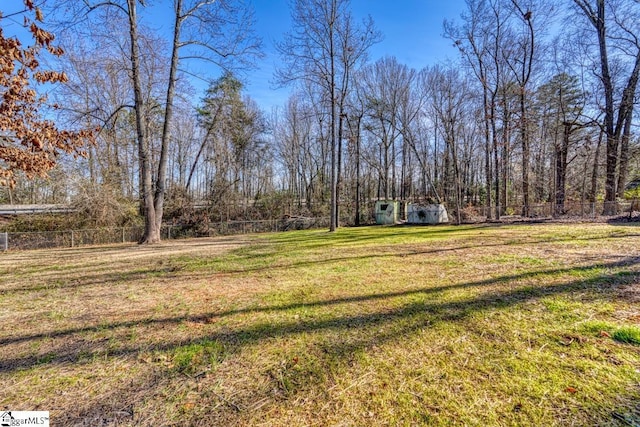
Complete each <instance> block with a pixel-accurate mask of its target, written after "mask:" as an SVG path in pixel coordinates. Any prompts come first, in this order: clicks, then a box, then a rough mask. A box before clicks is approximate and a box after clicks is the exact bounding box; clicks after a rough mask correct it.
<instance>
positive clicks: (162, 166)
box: [154, 0, 183, 240]
mask: <svg viewBox="0 0 640 427" xmlns="http://www.w3.org/2000/svg"><path fill="white" fill-rule="evenodd" d="M175 1H176V3H175V24H174V29H173V45H172V46H171V66H170V68H169V84H168V85H167V98H166V103H165V110H164V123H163V127H162V143H161V147H160V158H159V159H158V175H157V177H156V192H155V200H154V207H155V215H156V218H155V220H156V232H157V233H158V235H157V240H160V230H161V227H162V216H163V211H164V195H165V191H166V189H165V185H166V182H165V181H166V176H167V155H168V152H169V142H170V140H171V121H172V120H173V98H174V95H175V87H176V80H177V76H176V74H177V72H178V60H179V58H178V50H179V48H180V30H181V28H182V19H183V17H182V16H181V14H182V0H175Z"/></svg>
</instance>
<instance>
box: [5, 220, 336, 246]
mask: <svg viewBox="0 0 640 427" xmlns="http://www.w3.org/2000/svg"><path fill="white" fill-rule="evenodd" d="M322 227H329V218H284V219H281V220H265V221H228V222H219V223H211V224H197V225H181V224H175V225H165V226H163V227H162V230H161V236H162V238H163V239H166V240H171V239H189V238H197V237H214V236H228V235H234V234H248V233H268V232H278V231H288V230H306V229H312V228H322ZM143 233H144V227H112V228H98V229H86V230H64V231H38V232H7V233H0V251H7V250H27V249H46V248H60V247H67V248H74V247H78V246H87V245H107V244H116V243H130V242H138V241H139V240H140V239H141V238H142V235H143Z"/></svg>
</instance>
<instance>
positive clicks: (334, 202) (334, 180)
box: [329, 0, 338, 232]
mask: <svg viewBox="0 0 640 427" xmlns="http://www.w3.org/2000/svg"><path fill="white" fill-rule="evenodd" d="M337 7H338V5H337V2H336V0H332V2H331V11H330V13H331V17H330V22H329V61H330V70H329V72H330V74H331V75H330V76H329V78H330V86H331V87H330V88H329V89H330V95H331V100H330V103H331V119H330V122H331V123H330V126H331V129H330V130H329V138H331V174H330V175H331V178H330V179H331V202H330V203H331V209H330V216H331V219H330V224H329V231H331V232H333V231H336V229H337V228H338V222H337V215H338V194H337V193H338V177H337V174H336V166H337V165H336V162H337V148H338V147H337V144H336V115H337V112H336V54H335V42H336V41H335V24H336V18H337V10H336V9H337Z"/></svg>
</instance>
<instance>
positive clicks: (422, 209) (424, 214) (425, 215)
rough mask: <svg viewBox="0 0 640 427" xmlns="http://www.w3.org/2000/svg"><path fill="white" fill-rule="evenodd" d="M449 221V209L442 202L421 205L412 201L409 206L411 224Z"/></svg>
mask: <svg viewBox="0 0 640 427" xmlns="http://www.w3.org/2000/svg"><path fill="white" fill-rule="evenodd" d="M445 222H449V216H448V215H447V209H446V208H445V207H444V205H442V204H432V205H419V204H416V203H410V204H409V206H408V207H407V223H409V224H442V223H445Z"/></svg>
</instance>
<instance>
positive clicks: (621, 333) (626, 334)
mask: <svg viewBox="0 0 640 427" xmlns="http://www.w3.org/2000/svg"><path fill="white" fill-rule="evenodd" d="M613 339H614V340H616V341H619V342H623V343H627V344H634V345H640V328H638V327H637V326H625V327H622V328H620V329H618V330H616V331H615V332H614V333H613Z"/></svg>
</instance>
